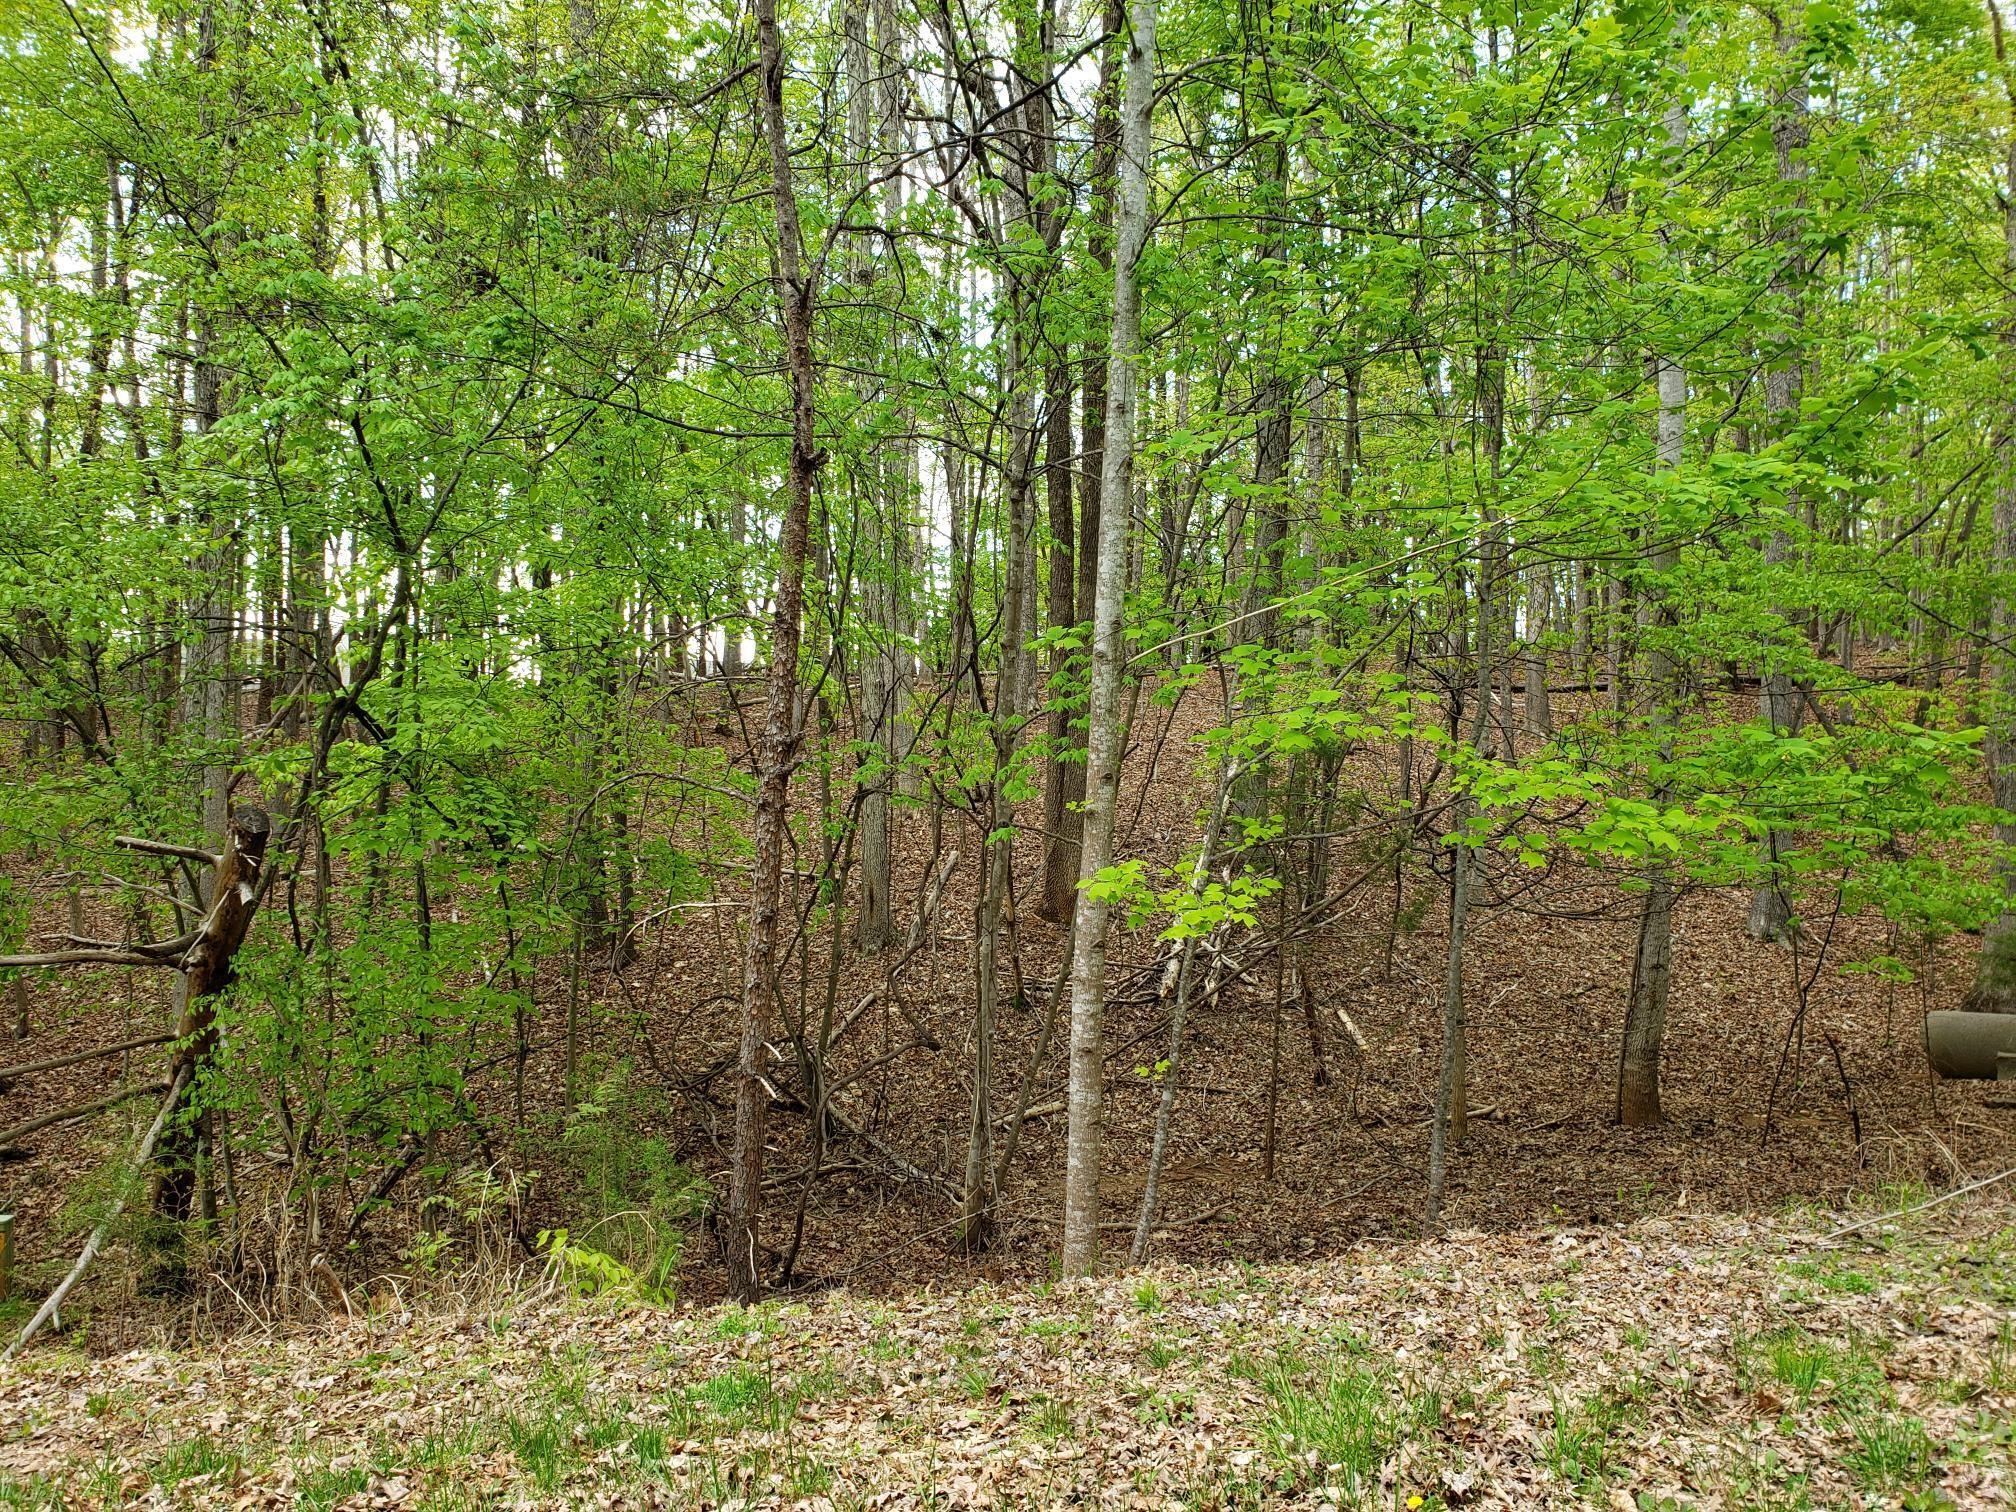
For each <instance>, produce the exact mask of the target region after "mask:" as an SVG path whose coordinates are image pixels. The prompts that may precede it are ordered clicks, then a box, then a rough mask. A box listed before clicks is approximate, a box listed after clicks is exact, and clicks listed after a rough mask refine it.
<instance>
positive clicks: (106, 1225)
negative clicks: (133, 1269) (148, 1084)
mask: <svg viewBox="0 0 2016 1512" xmlns="http://www.w3.org/2000/svg"><path fill="white" fill-rule="evenodd" d="M186 1080H187V1077H186V1076H184V1075H183V1074H182V1073H180V1072H178V1073H177V1074H176V1076H175V1079H174V1080H173V1081H172V1082H170V1083H169V1084H168V1095H167V1096H166V1097H164V1098H162V1099H161V1108H160V1111H158V1112H157V1113H155V1115H154V1122H153V1124H152V1125H150V1126H149V1128H148V1130H147V1137H146V1138H145V1139H143V1140H141V1141H140V1149H139V1151H138V1152H137V1153H136V1154H135V1155H134V1157H133V1166H134V1170H135V1171H136V1172H138V1171H143V1170H145V1169H146V1167H147V1161H148V1158H149V1157H150V1156H152V1155H153V1153H154V1143H155V1141H156V1140H158V1139H160V1137H161V1130H162V1129H163V1128H164V1127H166V1126H167V1123H168V1115H169V1113H171V1112H172V1111H173V1110H174V1107H175V1099H176V1098H177V1097H179V1096H181V1093H182V1087H183V1085H184V1083H185V1082H186ZM125 1207H126V1192H125V1190H123V1189H122V1190H121V1192H120V1193H119V1195H118V1196H117V1197H115V1198H114V1199H113V1201H112V1210H111V1211H110V1212H108V1213H107V1214H106V1215H105V1216H104V1217H103V1218H101V1219H100V1220H99V1221H98V1227H96V1228H95V1229H93V1230H91V1237H90V1238H89V1239H87V1240H85V1241H84V1252H83V1253H82V1254H80V1255H79V1256H78V1257H77V1263H76V1264H75V1265H73V1266H71V1267H70V1274H69V1275H67V1276H65V1277H64V1278H63V1280H62V1283H61V1284H60V1285H59V1286H58V1287H57V1288H56V1290H54V1291H52V1292H51V1293H49V1296H48V1300H46V1301H45V1302H43V1304H42V1305H41V1307H39V1308H37V1309H36V1312H35V1316H34V1317H32V1318H30V1319H29V1320H28V1326H27V1327H26V1328H24V1329H22V1330H21V1333H20V1335H19V1337H17V1338H16V1339H15V1340H14V1342H13V1343H12V1344H9V1345H8V1346H7V1352H6V1353H5V1354H0V1364H5V1363H6V1362H7V1361H8V1360H11V1359H13V1358H14V1356H16V1355H17V1354H19V1353H21V1351H22V1349H23V1348H25V1347H26V1346H27V1344H28V1341H29V1340H30V1339H32V1338H34V1337H35V1335H36V1334H38V1333H40V1332H41V1331H42V1325H43V1324H45V1323H47V1322H48V1321H49V1320H50V1319H51V1318H53V1317H55V1316H56V1309H57V1308H59V1307H61V1306H62V1305H63V1299H64V1298H65V1297H67V1296H69V1295H70V1289H71V1288H72V1287H73V1286H75V1285H76V1284H77V1282H78V1280H79V1279H80V1278H81V1277H82V1276H83V1274H84V1272H85V1271H86V1270H88V1269H89V1268H90V1266H91V1262H92V1261H93V1260H94V1259H96V1258H97V1256H98V1251H99V1250H101V1249H103V1248H104V1247H105V1236H106V1235H107V1234H109V1233H111V1232H112V1225H113V1223H114V1222H115V1221H117V1219H118V1217H119V1214H120V1213H121V1212H123V1211H124V1210H125Z"/></svg>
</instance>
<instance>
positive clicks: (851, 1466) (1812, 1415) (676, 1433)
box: [0, 1186, 2016, 1512]
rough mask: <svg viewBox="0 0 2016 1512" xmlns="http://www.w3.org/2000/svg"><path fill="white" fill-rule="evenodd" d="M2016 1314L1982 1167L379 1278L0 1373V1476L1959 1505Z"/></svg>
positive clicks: (2004, 1428) (2014, 1431) (1636, 1509)
mask: <svg viewBox="0 0 2016 1512" xmlns="http://www.w3.org/2000/svg"><path fill="white" fill-rule="evenodd" d="M1921 1200H1922V1199H1921ZM1850 1223H1853V1224H1856V1225H1858V1226H1856V1227H1854V1228H1853V1229H1852V1230H1851V1231H1849V1232H1841V1231H1840V1230H1841V1229H1842V1228H1843V1227H1844V1226H1846V1225H1848V1224H1850ZM2012 1320H2016V1206H2012V1204H2011V1200H2010V1197H2009V1195H2008V1193H2007V1190H2006V1186H2005V1187H2004V1188H2001V1189H1991V1190H1988V1191H1984V1192H1978V1193H1974V1194H1970V1195H1963V1196H1960V1197H1958V1199H1957V1200H1953V1201H1943V1200H1942V1201H1940V1202H1939V1204H1938V1205H1937V1206H1934V1207H1931V1208H1928V1209H1921V1210H1919V1211H1916V1212H1910V1213H1904V1214H1901V1215H1894V1214H1893V1215H1888V1216H1885V1215H1883V1214H1882V1213H1881V1212H1880V1211H1879V1212H1877V1213H1870V1212H1868V1211H1867V1210H1865V1211H1864V1212H1863V1213H1862V1214H1861V1215H1860V1216H1858V1217H1847V1216H1841V1217H1829V1216H1826V1215H1822V1214H1820V1213H1818V1212H1815V1211H1812V1210H1807V1211H1804V1212H1801V1213H1799V1214H1795V1215H1781V1216H1779V1217H1776V1218H1760V1219H1743V1218H1737V1217H1732V1216H1728V1215H1703V1214H1688V1215H1677V1214H1676V1215H1668V1216H1662V1217H1655V1218H1647V1219H1641V1220H1639V1221H1637V1222H1635V1223H1632V1224H1628V1225H1614V1226H1607V1227H1601V1228H1589V1227H1586V1226H1582V1225H1580V1224H1573V1223H1570V1224H1563V1225H1560V1226H1558V1227H1549V1228H1544V1229H1537V1230H1522V1231H1515V1232H1498V1233H1483V1232H1479V1231H1477V1230H1474V1229H1472V1230H1463V1231H1459V1232H1456V1233H1452V1234H1450V1235H1448V1236H1447V1237H1445V1238H1442V1239H1438V1240H1433V1241H1411V1242H1405V1243H1394V1242H1365V1243H1362V1244H1359V1245H1356V1246H1353V1247H1351V1248H1350V1249H1348V1250H1346V1251H1344V1252H1342V1253H1340V1254H1338V1255H1335V1256H1333V1257H1331V1258H1328V1259H1325V1260H1320V1261H1312V1262H1302V1263H1297V1264H1288V1265H1247V1264H1219V1265H1214V1266H1202V1267H1191V1266H1177V1265H1169V1264H1164V1265H1160V1266H1156V1267H1153V1268H1149V1269H1146V1270H1142V1271H1137V1272H1131V1273H1128V1274H1125V1275H1116V1276H1112V1277H1109V1278H1105V1279H1101V1280H1098V1281H1095V1282H1090V1283H1084V1284H1080V1285H1076V1286H1055V1285H1051V1284H1049V1283H1038V1284H1036V1285H1033V1286H1032V1285H1028V1284H1023V1283H1015V1284H1011V1285H999V1286H996V1285H986V1284H982V1285H978V1286H972V1287H962V1288H958V1289H954V1290H949V1291H943V1292H938V1291H931V1290H925V1291H920V1292H917V1293H914V1294H912V1295H910V1296H908V1297H905V1298H901V1299H893V1300H891V1299H882V1298H877V1297H872V1296H866V1295H861V1294H853V1293H847V1292H843V1291H827V1292H824V1293H820V1294H818V1295H816V1296H814V1297H811V1298H809V1299H804V1300H791V1299H784V1300H780V1301H776V1302H772V1303H767V1304H764V1305H762V1306H760V1307H757V1308H753V1309H747V1310H744V1309H739V1308H725V1307H714V1308H699V1309H694V1308H681V1309H677V1310H672V1309H661V1308H652V1307H640V1306H633V1307H617V1306H612V1305H610V1304H608V1303H607V1302H606V1301H598V1302H584V1301H580V1300H572V1299H568V1298H564V1297H558V1296H555V1295H553V1294H551V1293H550V1292H548V1293H546V1294H544V1295H540V1294H537V1293H534V1294H520V1295H518V1296H516V1297H515V1298H512V1299H509V1300H490V1301H485V1302H481V1303H468V1302H464V1303H463V1304H461V1305H456V1304H455V1303H454V1302H452V1301H436V1302H435V1303H433V1304H432V1305H428V1306H419V1307H415V1308H413V1310H411V1311H408V1310H406V1308H405V1306H404V1304H402V1303H400V1302H399V1301H397V1300H396V1299H394V1298H391V1297H390V1296H386V1297H383V1298H381V1299H380V1302H379V1304H378V1305H377V1306H375V1307H372V1308H369V1309H365V1310H361V1311H360V1313H359V1315H358V1316H355V1317H353V1318H349V1319H344V1320H341V1321H333V1320H332V1321H331V1322H330V1323H328V1324H327V1325H324V1326H320V1327H303V1326H300V1325H294V1326H289V1327H284V1328H279V1329H274V1330H268V1331H265V1332H263V1333H262V1332H258V1331H245V1332H241V1333H239V1334H238V1335H237V1336H236V1337H235V1338H232V1339H229V1340H225V1341H220V1342H218V1343H217V1344H216V1345H215V1346H214V1347H193V1348H189V1349H186V1350H179V1351H178V1350H168V1349H162V1348H144V1349H136V1350H133V1351H131V1352H128V1353H124V1354H121V1355H117V1356H114V1357H111V1358H103V1357H100V1358H91V1357H87V1356H86V1355H85V1354H83V1353H81V1352H79V1351H78V1350H76V1349H75V1348H72V1347H57V1348H44V1349H38V1350H36V1351H33V1352H31V1353H30V1354H29V1355H28V1356H26V1357H25V1358H24V1359H23V1360H22V1361H20V1362H17V1363H16V1364H15V1365H14V1366H12V1367H0V1505H7V1506H15V1507H29V1508H44V1507H48V1508H55V1507H72V1508H81V1507H99V1506H132V1505H138V1506H178V1507H214V1508H233V1509H236V1508H251V1507H266V1506H284V1505H292V1506H299V1507H306V1508H327V1509H333V1508H338V1507H344V1508H366V1507H411V1508H423V1507H424V1508H444V1509H445V1508H459V1507H476V1506H521V1507H558V1506H584V1507H647V1506H690V1507H703V1506H704V1507H712V1508H728V1507H735V1508H741V1509H750V1512H753V1509H755V1508H764V1507H786V1506H793V1507H800V1508H805V1509H821V1512H824V1509H837V1508H852V1507H886V1508H908V1507H926V1506H929V1507H985V1506H1029V1507H1042V1506H1058V1505H1077V1506H1098V1507H1102V1508H1115V1509H1121V1508H1162V1507H1184V1506H1194V1507H1210V1508H1225V1507H1242V1506H1243V1507H1274V1506H1284V1507H1285V1506H1311V1507H1323V1506H1338V1505H1356V1506H1365V1507H1382V1508H1396V1509H1398V1508H1409V1509H1423V1508H1426V1509H1434V1508H1445V1507H1446V1508H1476V1509H1487V1508H1498V1509H1512V1508H1539V1507H1564V1508H1565V1507H1585V1506H1586V1507H1595V1508H1602V1509H1606V1512H1611V1509H1614V1512H1679V1509H1683V1508H1725V1507H1726V1508H1755V1509H1760V1512H1761V1509H1766V1508H1785V1509H1792V1508H1823V1507H1824V1508H1846V1507H1886V1508H1897V1507H1901V1508H1905V1509H1919V1512H1923V1509H1932V1508H1955V1509H1977V1508H1978V1509H1984V1512H1985V1509H1993V1508H2007V1507H2009V1506H2011V1505H2012V1504H2016V1428H2012V1426H2011V1423H2012V1414H2016V1321H2012Z"/></svg>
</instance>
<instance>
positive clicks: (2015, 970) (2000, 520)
mask: <svg viewBox="0 0 2016 1512" xmlns="http://www.w3.org/2000/svg"><path fill="white" fill-rule="evenodd" d="M1988 16H1989V21H1990V27H1991V32H1992V35H1993V38H1994V42H1995V61H1996V63H1997V65H1998V66H1999V69H2000V71H2001V74H2002V85H2003V90H2004V97H2005V99H2006V100H2007V102H2008V119H2007V121H2006V123H2005V128H2004V129H2005V131H2006V132H2007V136H2006V138H2005V140H2004V144H2003V151H2004V154H2005V156H2004V162H2003V190H2002V238H2003V240H2002V267H2003V287H2004V288H2005V290H2007V291H2009V293H2008V301H2007V302H2008V307H2009V308H2008V316H2007V318H2005V323H2004V326H2003V335H2002V349H2001V358H2002V392H2003V395H2004V397H2005V401H2006V402H2007V403H2008V406H2009V407H2008V409H2007V410H2006V411H2005V412H2004V414H2003V415H2002V417H2001V422H2000V426H1999V429H2000V431H2001V435H2000V437H1999V438H1998V440H1999V443H2000V444H1999V445H1998V447H1997V450H1998V451H1999V452H2000V453H2001V457H2002V461H2001V464H2000V469H2001V471H2000V476H1998V477H1997V479H1996V481H1995V498H1994V505H1993V508H1992V511H1991V515H1990V526H1991V528H1992V530H1993V532H1994V535H1993V539H1992V540H1991V542H1990V543H1989V553H1990V555H1989V560H1990V564H1991V566H1992V568H1993V573H1994V583H1995V599H1994V607H1993V610H1992V614H1993V619H1992V626H1993V629H1994V636H1995V686H1994V690H1993V697H1992V709H1993V713H1992V717H1991V718H1990V720H1989V721H1988V729H1989V742H1988V752H1987V755H1988V771H1989V782H1990V789H1991V796H1992V797H1993V799H1994V803H1995V807H1996V808H1997V809H1998V810H2000V811H2001V814H2002V816H2003V817H2001V818H1998V820H1997V821H1996V824H1995V843H1996V845H1997V847H1998V848H1999V849H2000V852H2001V856H2000V860H1999V861H1998V863H1997V868H1996V870H1997V874H1998V880H1999V881H2000V883H2001V885H2002V898H2003V906H2002V911H2001V912H2000V913H1998V914H1997V915H1996V916H1995V918H1994V919H1992V920H1991V921H1990V922H1989V924H1988V927H1987V928H1986V929H1984V930H1983V931H1982V933H1981V954H1980V956H1979V957H1978V958H1977V959H1976V961H1975V964H1974V983H1973V986H1972V987H1971V988H1970V989H1969V991H1968V994H1967V1006H1968V1007H1969V1008H1972V1009H1974V1010H1976V1011H1977V1012H1984V1013H2016V588H2012V586H2011V584H2012V580H2016V459H2012V457H2011V454H2010V453H2011V440H2012V438H2016V73H2012V71H2011V68H2010V59H2009V40H2008V34H2007V32H2006V30H2005V28H2004V24H2003V19H2002V12H2001V8H2000V7H1999V6H1998V5H1996V4H1995V3H1994V0H1990V3H1989V6H1988Z"/></svg>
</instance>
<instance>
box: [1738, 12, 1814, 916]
mask: <svg viewBox="0 0 2016 1512" xmlns="http://www.w3.org/2000/svg"><path fill="white" fill-rule="evenodd" d="M1774 26H1775V28H1776V32H1777V48H1778V56H1779V58H1780V60H1781V61H1787V60H1792V59H1798V60H1799V61H1797V62H1794V63H1793V64H1792V74H1791V78H1790V81H1789V82H1788V84H1787V86H1786V90H1785V98H1784V100H1783V102H1782V103H1781V105H1780V107H1779V111H1778V116H1777V119H1776V120H1775V121H1774V122H1773V123H1772V127H1771V140H1772V142H1773V143H1774V144H1775V145H1776V147H1777V151H1778V182H1779V183H1780V185H1782V186H1783V188H1784V190H1785V192H1786V193H1787V195H1788V196H1789V198H1790V201H1791V202H1790V204H1789V205H1787V207H1786V210H1785V215H1784V225H1783V229H1782V230H1781V231H1780V233H1779V237H1780V240H1781V243H1782V245H1783V246H1784V249H1785V251H1784V256H1783V258H1782V259H1781V260H1780V263H1779V272H1778V274H1777V276H1776V277H1774V278H1773V279H1772V290H1773V293H1774V294H1775V295H1776V296H1777V299H1778V303H1779V306H1780V310H1781V313H1782V315H1783V318H1784V326H1783V331H1782V335H1781V337H1780V350H1779V351H1778V352H1776V353H1775V354H1773V357H1772V359H1771V365H1770V367H1769V369H1768V370H1767V371H1766V373H1765V374H1764V408H1765V410H1766V411H1767V412H1768V414H1769V415H1770V418H1771V425H1772V429H1773V431H1774V432H1775V434H1776V435H1777V437H1778V438H1780V439H1783V438H1784V436H1785V435H1786V434H1787V433H1788V432H1789V431H1790V430H1791V429H1792V428H1793V427H1794V426H1795V425H1797V424H1798V421H1799V395H1800V390H1801V388H1802V386H1803V384H1802V377H1801V370H1802V368H1803V366H1804V361H1805V358H1804V351H1803V347H1802V345H1801V342H1800V336H1799V330H1800V324H1801V321H1802V319H1803V316H1804V311H1803V308H1802V307H1803V304H1804V300H1803V298H1802V290H1803V287H1804V284H1805V265H1804V257H1803V255H1802V254H1801V252H1800V251H1799V238H1800V235H1801V231H1800V223H1801V222H1802V221H1803V220H1804V212H1805V205H1806V195H1805V187H1804V186H1805V182H1806V157H1805V153H1806V142H1807V137H1808V131H1809V127H1808V124H1807V120H1806V96H1807V90H1806V64H1805V62H1804V59H1803V56H1802V54H1803V50H1804V48H1805V45H1806V43H1805V36H1804V34H1803V32H1802V31H1801V30H1800V29H1799V28H1797V27H1796V26H1792V25H1787V24H1785V23H1783V22H1774ZM1802 507H1803V506H1802V505H1801V504H1800V501H1799V499H1798V497H1797V495H1796V493H1795V494H1793V495H1792V496H1790V497H1788V498H1787V499H1786V501H1785V513H1784V520H1785V521H1786V522H1788V523H1789V522H1790V521H1793V520H1796V519H1798V518H1799V516H1800V512H1801V509H1802ZM1793 557H1794V551H1793V541H1792V536H1791V533H1790V531H1789V530H1788V529H1787V528H1786V524H1778V525H1774V526H1773V527H1772V530H1771V534H1770V537H1769V538H1768V539H1767V541H1766V542H1765V546H1764V567H1765V570H1766V572H1767V573H1769V572H1772V571H1774V570H1776V569H1778V568H1782V567H1783V566H1785V565H1786V564H1787V563H1789V562H1791V561H1792V560H1793ZM1779 612H1780V614H1781V615H1785V614H1786V613H1787V611H1786V610H1785V609H1784V608H1783V607H1782V606H1781V607H1780V610H1779ZM1788 618H1789V616H1788ZM1784 663H1785V652H1784V651H1782V650H1774V651H1772V652H1770V653H1769V654H1768V656H1767V660H1766V663H1765V667H1764V687H1763V692H1762V693H1761V694H1760V695H1759V698H1758V713H1759V714H1760V715H1761V716H1762V717H1763V719H1764V722H1765V723H1766V724H1767V725H1769V726H1770V727H1771V729H1773V730H1774V731H1777V732H1779V733H1781V734H1790V733H1791V732H1793V731H1795V730H1797V729H1798V727H1799V710H1800V698H1799V693H1798V689H1797V688H1796V687H1795V686H1794V684H1793V679H1792V673H1791V670H1790V669H1789V668H1788V667H1787V666H1786V665H1785V664H1784ZM1787 840H1788V837H1787V836H1786V835H1785V834H1784V833H1783V832H1782V831H1780V830H1777V829H1772V830H1770V831H1768V832H1767V833H1766V834H1765V836H1764V839H1763V840H1762V842H1761V843H1760V847H1759V860H1760V861H1761V862H1762V863H1763V864H1764V867H1765V876H1764V878H1763V879H1762V880H1761V881H1760V882H1759V883H1758V884H1757V890H1756V891H1755V892H1754V893H1753V894H1751V898H1750V918H1749V929H1750V934H1751V936H1752V937H1753V938H1755V939H1759V940H1775V939H1777V938H1778V937H1779V936H1780V935H1781V934H1783V933H1784V931H1785V926H1786V925H1787V924H1788V923H1789V922H1790V921H1791V917H1792V905H1791V899H1790V896H1789V894H1788V890H1787V887H1786V884H1785V880H1784V877H1783V875H1782V873H1781V872H1780V871H1779V861H1780V857H1781V856H1782V855H1783V852H1784V849H1785V845H1786V843H1787Z"/></svg>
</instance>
